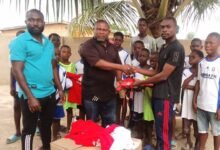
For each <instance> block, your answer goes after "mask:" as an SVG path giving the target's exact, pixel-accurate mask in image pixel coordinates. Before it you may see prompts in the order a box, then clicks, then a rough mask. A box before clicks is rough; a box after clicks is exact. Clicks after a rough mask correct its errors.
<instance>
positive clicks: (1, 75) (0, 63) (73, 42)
mask: <svg viewBox="0 0 220 150" xmlns="http://www.w3.org/2000/svg"><path fill="white" fill-rule="evenodd" d="M47 31H51V32H55V31H54V30H52V29H51V30H47ZM57 31H58V30H57ZM51 32H49V33H51ZM57 33H60V32H57ZM46 34H47V33H46ZM13 38H14V34H13V35H12V34H0V43H1V44H0V70H1V71H0V85H2V84H9V79H10V76H9V73H10V61H9V49H8V44H9V43H10V41H11V40H12V39H13ZM88 39H89V38H70V37H63V38H62V44H67V45H69V46H70V47H71V49H72V56H71V58H70V59H71V61H72V62H76V61H77V60H79V58H80V56H79V54H78V49H79V46H80V44H81V43H83V42H84V41H86V40H88ZM181 43H182V44H183V45H184V47H185V50H186V54H188V53H189V44H190V41H182V40H181ZM123 46H124V48H125V49H127V50H129V49H130V39H125V41H124V45H123Z"/></svg>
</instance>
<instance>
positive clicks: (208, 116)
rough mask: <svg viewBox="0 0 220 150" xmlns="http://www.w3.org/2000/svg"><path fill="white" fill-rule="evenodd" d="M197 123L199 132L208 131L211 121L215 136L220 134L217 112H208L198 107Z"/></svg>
mask: <svg viewBox="0 0 220 150" xmlns="http://www.w3.org/2000/svg"><path fill="white" fill-rule="evenodd" d="M197 123H198V129H199V133H201V134H205V133H208V130H209V123H210V124H211V127H212V134H213V136H220V121H218V120H217V119H216V113H213V112H208V111H205V110H202V109H199V108H198V111H197Z"/></svg>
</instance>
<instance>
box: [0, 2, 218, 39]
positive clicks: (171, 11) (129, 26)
mask: <svg viewBox="0 0 220 150" xmlns="http://www.w3.org/2000/svg"><path fill="white" fill-rule="evenodd" d="M5 1H8V0H0V4H1V3H4V2H5ZM111 1H112V2H110V3H107V2H106V1H105V0H33V1H32V3H34V4H33V5H34V7H36V8H38V9H41V10H43V9H44V13H45V14H46V18H47V19H48V21H49V19H50V17H51V16H52V17H53V18H55V20H56V21H62V20H63V17H64V15H65V14H67V15H68V18H69V19H70V18H73V19H72V21H71V24H70V33H71V34H72V35H73V36H74V35H75V36H76V35H77V36H85V35H87V34H90V33H91V31H92V27H93V25H94V22H95V21H96V20H98V19H105V20H107V21H108V22H109V23H110V24H111V27H112V28H114V29H117V30H118V29H120V30H123V31H129V32H133V31H134V30H135V26H136V22H137V19H138V18H139V17H145V18H146V19H147V20H148V22H149V24H150V25H151V24H154V23H156V22H158V21H160V20H161V19H162V18H163V17H165V16H174V17H177V16H179V15H182V16H183V17H182V18H184V19H185V21H187V20H190V19H192V20H193V21H199V20H201V19H202V18H204V17H205V16H206V15H207V12H209V10H213V9H215V8H216V7H217V6H219V3H220V2H219V0H123V1H114V0H111ZM12 2H13V3H16V4H15V6H16V10H18V11H21V8H22V6H24V10H25V11H26V10H28V9H29V8H30V3H31V2H30V0H10V4H12Z"/></svg>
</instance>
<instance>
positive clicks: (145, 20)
mask: <svg viewBox="0 0 220 150" xmlns="http://www.w3.org/2000/svg"><path fill="white" fill-rule="evenodd" d="M142 21H143V22H145V23H146V24H147V25H148V21H147V19H145V18H140V19H139V20H138V23H139V22H142Z"/></svg>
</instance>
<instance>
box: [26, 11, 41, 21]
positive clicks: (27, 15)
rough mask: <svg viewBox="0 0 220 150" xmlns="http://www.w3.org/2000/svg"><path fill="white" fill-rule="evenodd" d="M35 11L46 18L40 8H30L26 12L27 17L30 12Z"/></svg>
mask: <svg viewBox="0 0 220 150" xmlns="http://www.w3.org/2000/svg"><path fill="white" fill-rule="evenodd" d="M33 12H35V13H37V14H39V15H40V16H41V17H42V18H43V19H44V15H43V13H42V12H41V11H40V10H38V9H30V10H28V11H27V12H26V18H27V17H28V15H29V14H30V13H33Z"/></svg>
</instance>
